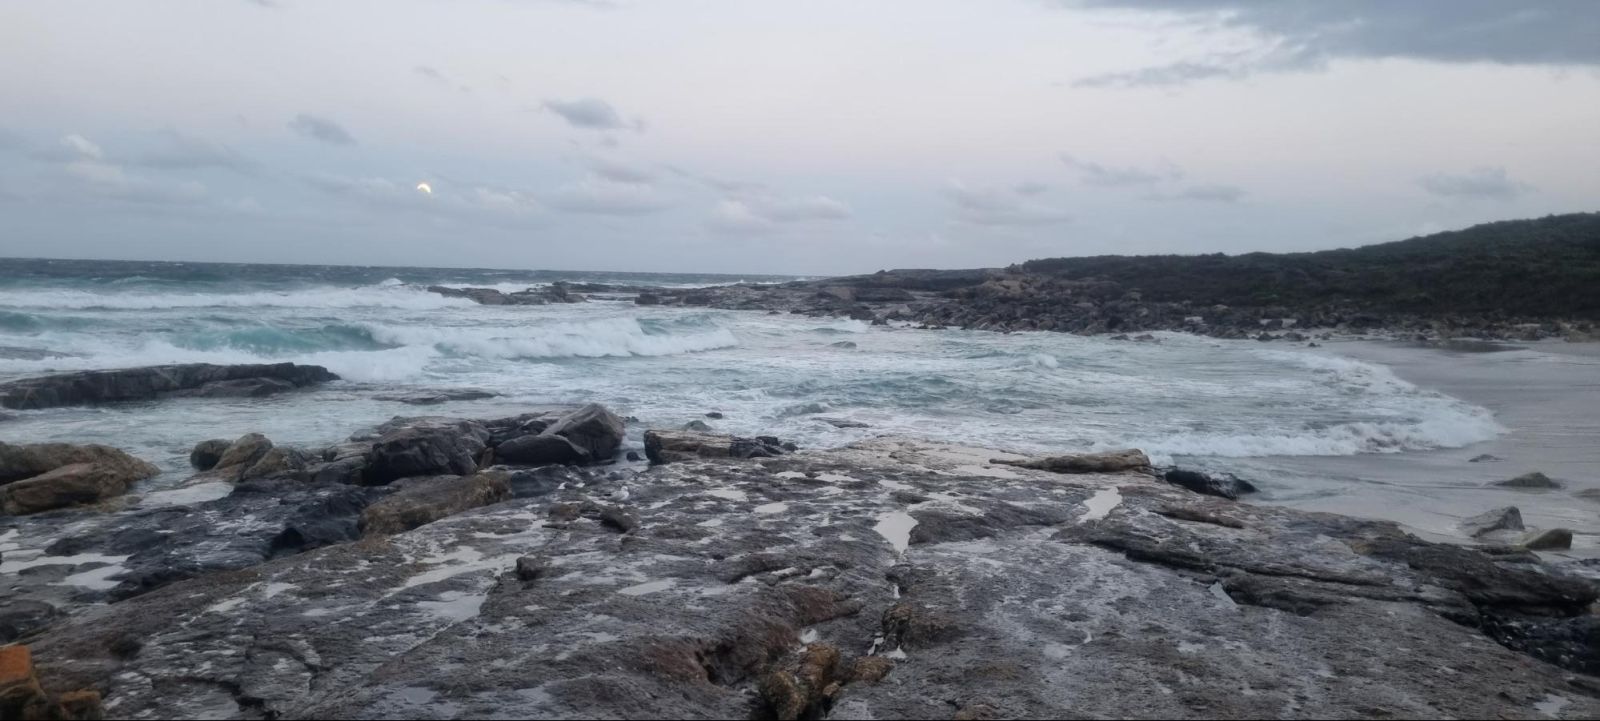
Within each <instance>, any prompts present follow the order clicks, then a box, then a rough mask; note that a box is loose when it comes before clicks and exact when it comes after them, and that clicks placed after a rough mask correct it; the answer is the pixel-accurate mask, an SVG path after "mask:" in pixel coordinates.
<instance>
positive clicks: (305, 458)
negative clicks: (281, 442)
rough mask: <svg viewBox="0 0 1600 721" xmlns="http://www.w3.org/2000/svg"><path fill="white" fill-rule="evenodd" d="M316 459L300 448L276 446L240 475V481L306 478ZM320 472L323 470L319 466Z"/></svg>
mask: <svg viewBox="0 0 1600 721" xmlns="http://www.w3.org/2000/svg"><path fill="white" fill-rule="evenodd" d="M314 460H315V457H314V456H312V455H311V454H309V453H307V452H305V451H302V450H300V449H298V448H288V447H285V446H274V447H272V448H270V449H268V450H267V452H266V453H263V454H261V458H260V459H259V460H257V461H256V462H255V463H252V464H250V465H249V467H248V468H245V469H244V470H243V471H242V472H240V473H239V480H244V481H248V480H253V479H257V478H305V477H306V475H307V469H308V468H309V467H310V466H311V465H312V463H313V461H314ZM318 470H319V471H320V470H323V469H322V467H320V466H319V468H318Z"/></svg>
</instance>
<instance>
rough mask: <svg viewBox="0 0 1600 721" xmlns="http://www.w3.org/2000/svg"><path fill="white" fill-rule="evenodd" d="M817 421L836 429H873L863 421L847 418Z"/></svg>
mask: <svg viewBox="0 0 1600 721" xmlns="http://www.w3.org/2000/svg"><path fill="white" fill-rule="evenodd" d="M817 420H819V421H822V422H823V423H826V424H828V425H830V426H833V427H834V428H871V426H869V425H867V424H865V423H862V422H861V421H852V420H849V419H847V418H818V419H817Z"/></svg>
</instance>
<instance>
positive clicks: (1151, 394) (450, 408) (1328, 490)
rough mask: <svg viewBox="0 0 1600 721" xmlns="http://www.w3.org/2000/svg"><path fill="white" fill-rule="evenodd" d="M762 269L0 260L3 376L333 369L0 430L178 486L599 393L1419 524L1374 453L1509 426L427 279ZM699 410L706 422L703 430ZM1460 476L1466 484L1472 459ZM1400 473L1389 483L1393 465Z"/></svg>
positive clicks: (1416, 409) (484, 280)
mask: <svg viewBox="0 0 1600 721" xmlns="http://www.w3.org/2000/svg"><path fill="white" fill-rule="evenodd" d="M783 280H788V278H782V277H775V276H753V275H752V276H737V277H735V276H716V275H694V274H671V275H668V274H634V273H606V272H551V271H515V270H464V269H447V268H383V267H337V266H289V265H235V264H209V263H154V262H111V261H59V260H58V261H46V260H0V380H10V379H14V378H20V377H26V376H31V375H37V374H43V373H51V372H57V371H69V370H78V369H90V368H114V367H125V366H138V365H150V364H159V363H190V362H208V363H257V362H277V361H293V362H297V363H312V364H317V365H322V366H325V367H327V368H328V369H330V370H332V371H333V372H335V373H337V374H339V375H340V376H341V377H342V378H343V379H344V380H343V381H341V382H337V383H333V384H329V385H327V386H325V387H322V388H319V389H316V390H310V391H306V392H297V393H291V394H286V395H280V396H276V397H270V398H264V399H246V400H240V399H227V400H217V399H181V400H164V401H159V402H154V403H134V404H122V405H115V406H106V407H97V408H60V409H49V410H42V411H25V412H15V413H14V417H13V418H11V419H9V420H5V421H0V439H4V440H6V441H9V442H37V441H66V442H74V443H86V442H92V443H104V444H108V445H113V446H117V447H120V448H123V449H125V450H128V451H129V452H131V453H134V454H135V455H138V456H140V457H143V458H146V459H148V460H151V461H153V462H155V463H157V464H158V465H160V466H161V467H162V468H163V469H164V471H165V473H164V474H163V475H162V476H161V477H159V478H157V479H155V480H153V481H151V482H150V483H149V488H148V489H146V490H147V491H154V490H161V489H163V488H171V487H176V486H178V485H179V484H181V483H182V481H183V480H184V479H185V478H186V477H187V476H188V475H189V473H188V466H187V454H188V451H189V449H190V448H191V447H192V446H193V445H194V444H195V443H196V442H198V441H201V440H204V439H208V438H233V437H237V436H239V435H243V434H245V433H248V432H262V433H265V434H267V435H268V436H269V437H270V438H272V439H273V440H274V441H276V442H278V443H289V444H297V445H305V446H323V445H327V444H331V443H334V442H337V441H339V440H341V439H343V438H345V437H346V436H348V435H350V434H351V433H352V432H355V431H357V430H360V429H363V428H368V427H371V426H373V425H376V424H378V423H380V422H383V421H385V420H387V419H389V418H391V417H394V416H397V415H422V414H442V415H454V416H462V417H478V418H483V417H497V416H503V415H511V414H515V413H517V412H520V410H522V409H526V408H528V407H530V406H536V405H548V404H552V403H580V402H598V403H603V404H605V405H607V406H609V407H611V408H612V409H613V410H614V411H616V412H617V413H618V414H620V415H624V416H631V417H632V418H635V419H637V421H638V422H636V423H630V426H629V431H630V434H631V435H630V439H629V444H630V446H633V447H637V446H639V445H640V444H641V439H640V434H642V431H643V429H644V428H648V427H677V426H682V425H683V424H685V423H687V422H689V421H694V420H700V421H703V422H706V423H708V424H710V425H711V426H712V427H713V428H715V429H717V430H719V431H723V432H730V433H736V434H743V435H755V434H761V435H776V436H779V437H781V438H783V439H785V440H791V441H794V442H796V443H798V444H800V445H801V446H803V447H837V446H841V445H845V444H848V443H851V442H853V441H857V440H860V439H863V438H867V437H871V436H874V435H880V434H891V435H905V436H915V437H920V438H927V439H934V440H940V441H949V442H955V443H960V444H965V445H971V446H984V447H992V448H998V449H1004V450H1010V451H1018V452H1026V453H1056V452H1072V451H1089V450H1104V449H1113V448H1123V447H1130V446H1131V447H1137V448H1141V449H1143V450H1145V451H1146V452H1147V453H1149V454H1150V455H1151V456H1152V457H1153V458H1154V459H1156V460H1157V461H1158V462H1160V463H1176V464H1181V465H1186V466H1195V467H1202V468H1208V469H1212V470H1236V471H1239V472H1241V473H1243V474H1245V475H1247V477H1249V478H1250V479H1251V480H1252V481H1254V482H1255V483H1257V485H1259V486H1261V488H1262V489H1263V493H1262V495H1261V499H1262V500H1265V501H1268V502H1285V503H1294V504H1300V505H1312V506H1318V507H1325V506H1328V505H1329V504H1330V500H1329V499H1341V500H1338V501H1337V502H1336V503H1334V505H1336V506H1337V507H1338V508H1339V509H1340V510H1345V511H1350V510H1353V509H1354V510H1361V509H1363V508H1364V509H1366V510H1367V511H1368V515H1376V516H1380V517H1397V520H1403V521H1406V522H1408V523H1412V524H1413V525H1417V526H1419V527H1421V528H1423V529H1424V530H1426V531H1430V532H1439V533H1447V532H1448V528H1449V526H1450V523H1451V522H1453V519H1454V518H1456V517H1458V516H1459V515H1461V513H1465V511H1461V512H1460V513H1457V512H1456V511H1455V510H1453V506H1452V510H1451V511H1449V512H1446V513H1443V514H1442V515H1441V514H1439V513H1434V511H1433V510H1432V509H1433V508H1434V506H1436V505H1437V504H1434V503H1433V501H1431V500H1430V497H1429V496H1427V494H1424V495H1423V496H1422V497H1421V498H1410V497H1409V496H1408V497H1407V498H1409V500H1406V501H1405V502H1404V503H1403V504H1402V505H1404V506H1405V507H1404V508H1385V507H1382V506H1386V505H1389V503H1390V501H1389V500H1387V497H1385V496H1382V495H1381V494H1379V495H1374V494H1373V493H1372V483H1373V482H1378V483H1385V481H1383V480H1382V479H1383V477H1384V469H1385V468H1396V469H1401V471H1400V475H1401V476H1405V474H1409V473H1416V472H1417V471H1415V470H1414V469H1411V470H1406V469H1408V468H1410V467H1409V466H1406V465H1405V464H1394V463H1392V462H1386V461H1384V460H1383V459H1392V458H1395V457H1416V458H1434V457H1439V455H1440V454H1441V453H1444V454H1445V455H1446V456H1447V457H1449V458H1452V459H1454V458H1456V456H1461V457H1462V458H1465V457H1466V456H1467V455H1471V451H1472V450H1473V449H1476V448H1480V447H1488V446H1490V445H1493V444H1494V443H1495V442H1496V441H1497V439H1502V438H1503V437H1504V436H1505V435H1506V434H1508V433H1511V432H1512V430H1513V429H1509V428H1507V427H1506V426H1505V425H1504V424H1503V423H1502V422H1501V420H1500V419H1499V417H1498V416H1497V412H1495V411H1492V410H1491V409H1490V408H1488V407H1486V406H1485V405H1482V404H1480V403H1476V402H1472V401H1470V400H1467V399H1464V398H1461V397H1456V396H1455V395H1451V394H1449V393H1446V392H1443V391H1441V390H1439V389H1436V388H1433V387H1429V386H1428V385H1427V384H1418V383H1414V382H1412V381H1411V380H1407V379H1405V378H1402V377H1401V376H1400V375H1397V374H1396V373H1395V372H1394V371H1393V370H1391V368H1390V366H1389V365H1388V364H1384V363H1378V362H1373V361H1372V360H1370V359H1358V358H1356V357H1352V354H1350V353H1344V352H1341V348H1342V347H1343V344H1333V345H1332V346H1331V347H1326V348H1308V347H1305V346H1303V345H1288V344H1282V343H1271V344H1268V343H1260V342H1257V341H1224V340H1216V339H1209V338H1201V337H1195V336H1188V335H1182V334H1175V333H1158V334H1155V337H1156V340H1155V341H1153V342H1132V341H1117V340H1110V339H1107V338H1099V337H1079V336H1073V335H1068V334H1058V333H1012V334H999V333H991V332H982V331H961V330H942V331H928V330H917V329H913V328H909V327H897V326H887V327H885V326H871V325H869V324H867V323H865V322H861V321H853V320H845V319H833V318H811V317H802V316H791V315H768V314H763V313H760V312H739V311H720V310H706V309H695V308H672V307H655V306H637V305H635V304H634V303H633V302H632V301H631V299H630V298H628V297H626V296H619V297H613V298H604V297H594V298H591V300H590V301H589V302H585V303H576V304H553V305H545V306H484V305H478V304H476V303H473V302H471V301H469V300H466V299H460V298H447V297H444V296H441V295H438V294H435V293H432V292H429V291H428V290H427V289H426V288H427V286H429V285H436V284H437V285H450V286H458V287H460V286H487V287H494V288H499V289H502V290H507V291H510V290H521V289H523V288H526V287H529V286H538V285H543V284H548V283H552V282H555V281H570V282H601V283H620V284H633V285H671V286H700V285H714V284H724V283H732V282H739V281H746V282H780V281H783ZM1418 352H1420V351H1418ZM1529 352H1536V351H1529ZM1592 370H1593V368H1592V367H1589V368H1578V369H1576V370H1574V371H1573V372H1575V373H1579V374H1582V373H1586V372H1590V371H1592ZM464 388H472V389H482V390H486V391H490V392H493V393H495V394H497V396H496V397H494V398H490V399H485V400H477V401H462V402H452V403H448V404H444V405H440V406H432V407H417V406H410V405H406V404H403V403H400V402H397V401H389V400H382V399H380V398H379V397H380V396H386V395H392V394H394V393H396V392H401V391H415V390H424V389H425V390H435V389H464ZM712 412H715V413H720V414H722V417H721V418H716V419H711V418H707V415H706V414H708V413H712ZM836 422H837V423H836ZM840 426H859V427H840ZM1329 459H1358V460H1357V461H1355V462H1356V463H1357V464H1358V465H1356V466H1349V465H1344V466H1339V467H1338V468H1339V470H1338V472H1337V473H1334V472H1330V471H1328V470H1327V469H1328V468H1329V466H1328V463H1329ZM1457 460H1459V459H1457ZM1413 465H1414V464H1413ZM1458 465H1460V467H1461V468H1464V469H1469V470H1470V471H1471V472H1474V473H1476V472H1483V468H1482V466H1481V464H1473V465H1472V466H1467V465H1465V464H1458ZM1352 469H1354V470H1352ZM1511 470H1513V469H1511V468H1501V469H1491V471H1490V472H1494V471H1500V472H1509V471H1511ZM1517 472H1522V471H1521V470H1520V469H1517ZM1512 475H1514V474H1512ZM1399 482H1400V484H1401V485H1402V486H1406V487H1410V486H1409V485H1407V482H1406V478H1404V477H1403V478H1401V479H1400V481H1399ZM1430 487H1431V486H1430ZM1362 499H1369V500H1365V501H1363V500H1362ZM1370 499H1385V500H1383V501H1382V502H1381V503H1374V502H1373V501H1372V500H1370ZM1374 506H1377V507H1374ZM1474 508H1475V505H1474ZM1466 510H1473V509H1466ZM1476 510H1482V509H1481V508H1477V509H1476ZM1474 512H1476V511H1474ZM1430 514H1432V515H1433V516H1438V518H1432V517H1431V516H1430Z"/></svg>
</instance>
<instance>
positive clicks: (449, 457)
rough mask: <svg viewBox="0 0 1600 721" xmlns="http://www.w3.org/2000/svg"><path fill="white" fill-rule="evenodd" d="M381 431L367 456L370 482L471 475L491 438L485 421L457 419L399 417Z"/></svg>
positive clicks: (382, 483)
mask: <svg viewBox="0 0 1600 721" xmlns="http://www.w3.org/2000/svg"><path fill="white" fill-rule="evenodd" d="M380 432H381V435H379V436H378V440H377V441H376V442H375V443H373V444H372V450H371V452H370V454H369V455H368V457H367V466H366V471H365V482H366V483H367V484H368V485H375V486H381V485H386V484H388V483H391V482H393V481H395V480H397V479H400V478H409V477H412V476H438V475H452V476H468V475H472V474H473V473H475V472H477V470H478V461H477V459H478V457H479V456H480V455H482V453H483V451H484V449H485V448H487V447H488V445H487V441H488V439H489V430H488V429H487V428H485V427H484V426H483V424H481V423H478V422H476V421H463V420H456V419H440V418H419V419H399V420H397V421H392V422H390V423H388V424H385V426H384V427H383V428H381V429H380Z"/></svg>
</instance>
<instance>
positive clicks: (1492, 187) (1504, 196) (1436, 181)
mask: <svg viewBox="0 0 1600 721" xmlns="http://www.w3.org/2000/svg"><path fill="white" fill-rule="evenodd" d="M1417 184H1418V185H1420V186H1422V189H1423V190H1426V191H1428V192H1429V193H1432V194H1434V195H1437V196H1440V197H1444V198H1488V199H1493V200H1513V199H1515V198H1516V197H1517V196H1519V195H1522V194H1524V193H1528V192H1531V191H1532V190H1533V186H1531V185H1528V184H1526V183H1521V182H1518V181H1516V180H1512V179H1511V176H1509V175H1507V174H1506V169H1505V168H1491V167H1477V168H1473V169H1471V170H1469V171H1467V172H1465V173H1461V174H1459V175H1451V174H1448V173H1433V174H1431V175H1425V176H1423V177H1421V178H1418V179H1417Z"/></svg>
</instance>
